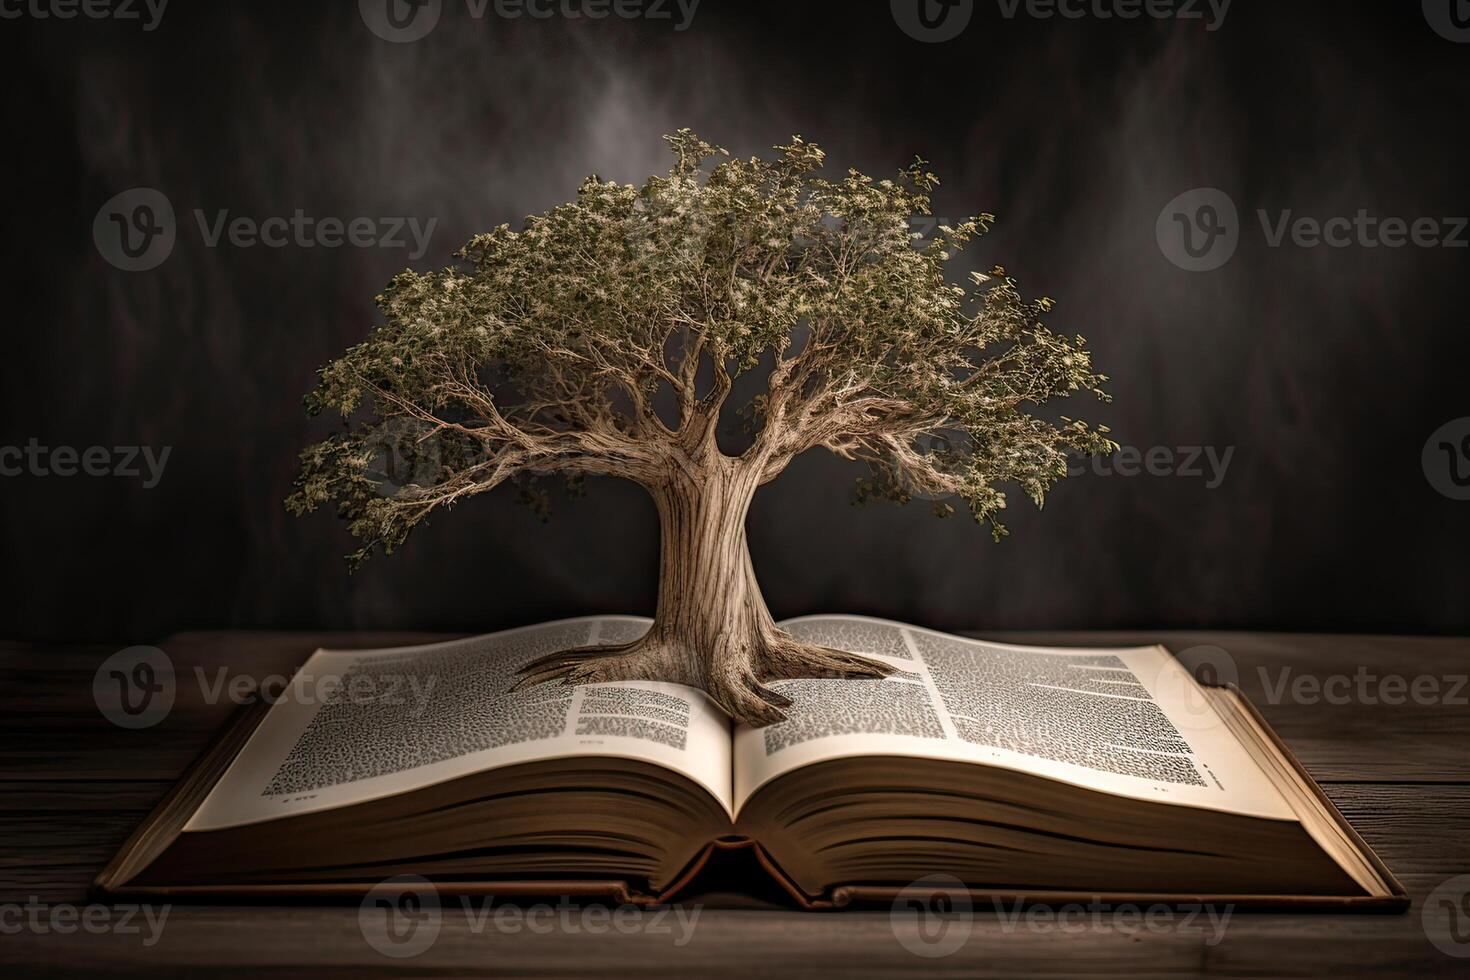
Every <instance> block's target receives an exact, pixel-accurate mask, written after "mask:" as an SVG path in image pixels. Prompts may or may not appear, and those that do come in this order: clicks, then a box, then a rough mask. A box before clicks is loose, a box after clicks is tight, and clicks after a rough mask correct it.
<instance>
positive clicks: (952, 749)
mask: <svg viewBox="0 0 1470 980" xmlns="http://www.w3.org/2000/svg"><path fill="white" fill-rule="evenodd" d="M780 625H781V626H782V628H784V629H785V630H787V631H788V632H790V633H791V634H792V635H793V636H795V637H796V638H797V639H799V640H803V641H806V642H810V643H817V644H820V645H822V646H830V647H836V648H839V649H843V650H848V651H850V652H853V653H861V654H865V655H868V656H873V657H875V658H877V659H880V660H883V661H886V662H887V663H890V664H892V665H893V666H894V667H896V668H898V670H897V672H896V673H895V674H893V675H892V676H891V677H888V678H886V679H884V680H881V681H856V680H821V679H813V680H795V681H779V682H776V683H775V684H773V685H772V686H773V687H774V688H776V689H777V690H779V691H780V692H781V693H782V694H784V695H786V696H787V697H789V698H791V699H792V700H793V701H794V702H795V703H794V704H793V705H792V707H790V708H789V709H787V719H786V720H785V721H783V722H780V723H778V724H775V725H771V726H768V727H766V728H761V729H753V728H748V727H746V726H741V727H739V728H738V729H737V730H736V732H735V802H736V810H737V812H738V810H739V807H740V806H741V805H743V804H744V802H745V801H746V800H747V799H749V798H750V796H751V794H752V793H754V792H755V790H756V789H757V788H759V787H760V785H761V784H763V783H765V782H767V781H769V780H771V779H774V778H775V777H777V776H779V775H781V774H783V773H786V772H790V771H791V770H793V769H796V768H799V767H801V766H805V765H810V764H812V763H815V762H822V761H825V760H828V759H837V758H844V757H849V756H861V755H907V756H918V757H923V758H930V759H949V760H954V761H958V762H975V763H985V764H987V765H994V766H1002V767H1006V768H1010V769H1016V770H1020V771H1023V772H1028V773H1033V774H1035V775H1039V776H1045V777H1048V778H1051V779H1058V780H1061V781H1063V782H1068V783H1073V784H1075V785H1078V786H1085V787H1088V788H1090V789H1096V790H1101V791H1103V792H1107V793H1113V794H1117V795H1122V796H1131V797H1136V798H1138V799H1147V800H1156V801H1161V802H1167V803H1179V804H1186V805H1189V806H1196V807H1207V808H1211V809H1217V810H1225V811H1229V812H1233V813H1242V814H1248V815H1252V816H1260V817H1268V818H1274V819H1282V820H1291V819H1295V814H1294V812H1293V811H1292V809H1291V807H1290V806H1289V805H1288V804H1287V802H1286V801H1285V799H1283V798H1282V796H1281V794H1280V793H1279V792H1278V791H1277V789H1276V788H1275V786H1274V785H1273V784H1272V783H1271V781H1270V780H1269V779H1268V778H1267V777H1266V774H1265V773H1263V772H1262V771H1261V769H1260V767H1259V765H1257V763H1256V762H1255V761H1254V760H1253V759H1252V758H1251V757H1250V755H1249V753H1248V752H1247V751H1246V750H1245V749H1244V747H1242V746H1241V744H1240V743H1239V741H1238V740H1237V739H1236V737H1235V736H1234V735H1232V734H1231V732H1230V729H1229V728H1228V727H1227V726H1226V724H1225V722H1224V721H1223V720H1222V719H1221V718H1220V716H1219V715H1218V713H1217V712H1216V711H1215V709H1214V707H1213V706H1212V705H1211V704H1210V703H1209V700H1208V699H1207V698H1205V697H1204V696H1203V694H1202V692H1201V691H1200V688H1199V687H1198V685H1196V683H1195V681H1194V678H1193V677H1192V676H1190V674H1189V672H1188V671H1187V670H1185V669H1184V668H1183V667H1181V666H1179V664H1178V663H1177V662H1176V661H1175V660H1174V658H1173V656H1172V655H1170V654H1169V652H1168V651H1167V650H1165V649H1164V648H1163V647H1140V648H1134V649H1119V650H1093V649H1057V648H1048V647H1020V646H1011V645H1008V644H1001V643H990V642H981V641H979V640H968V639H964V638H961V637H955V636H950V635H947V634H944V633H938V632H935V631H933V630H925V629H919V628H917V627H912V626H905V625H903V624H901V623H893V622H889V621H886V620H880V619H868V618H865V617H857V616H809V617H804V618H802V619H797V620H791V621H788V622H785V623H782V624H780Z"/></svg>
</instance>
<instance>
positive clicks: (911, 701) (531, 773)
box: [98, 616, 1407, 910]
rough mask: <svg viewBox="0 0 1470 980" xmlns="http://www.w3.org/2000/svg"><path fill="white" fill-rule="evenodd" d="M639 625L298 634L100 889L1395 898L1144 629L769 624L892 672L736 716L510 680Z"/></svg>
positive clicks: (1227, 709)
mask: <svg viewBox="0 0 1470 980" xmlns="http://www.w3.org/2000/svg"><path fill="white" fill-rule="evenodd" d="M648 623H649V621H648V620H646V619H637V618H633V617H623V616H611V617H597V618H585V619H575V620H566V621H561V622H554V623H547V624H543V625H538V626H531V627H526V628H523V629H518V630H511V631H508V632H504V633H496V634H493V635H489V636H481V637H474V638H471V639H465V640H457V641H453V642H449V643H439V644H434V645H429V646H419V647H405V648H398V649H389V650H369V651H363V650H352V651H343V650H319V651H317V652H316V653H315V654H314V655H312V657H311V658H310V659H309V660H308V661H307V662H306V663H305V664H304V665H303V666H302V667H301V669H300V670H299V671H298V673H297V675H296V678H295V679H294V681H293V682H292V684H291V685H290V686H289V687H288V688H287V689H286V690H285V692H284V693H283V695H282V696H281V697H279V698H278V699H276V700H275V701H274V703H273V704H269V705H267V704H265V703H263V702H262V703H260V704H259V705H257V706H255V707H253V708H251V709H250V710H248V711H246V712H245V714H244V716H243V717H241V718H240V719H238V721H237V723H236V724H234V725H232V726H231V727H230V728H229V730H227V731H226V732H225V733H224V734H223V735H222V736H221V737H220V738H219V739H218V740H217V742H216V743H215V745H214V746H213V747H212V748H211V749H210V750H209V751H207V752H206V753H205V754H204V756H202V757H201V758H200V759H199V760H198V761H197V762H196V764H195V765H194V767H193V768H192V769H191V771H190V772H189V773H188V774H187V776H186V777H185V778H184V779H183V780H182V781H181V782H180V784H179V785H178V786H177V787H176V788H175V790H174V792H173V793H172V794H171V795H170V796H169V798H168V799H166V800H165V801H164V802H163V803H162V804H160V806H159V808H158V810H157V811H156V812H155V813H154V814H153V816H152V817H150V818H149V820H148V821H147V822H146V823H145V824H144V825H143V826H142V827H140V828H139V830H138V831H137V833H136V834H135V835H134V836H133V838H132V839H131V840H130V841H129V842H128V844H127V845H126V846H125V847H124V849H123V851H122V852H121V853H120V854H119V855H118V856H117V858H116V859H115V860H114V861H113V863H112V864H111V865H110V866H109V867H108V868H107V869H106V870H105V871H104V872H103V874H102V875H101V876H100V878H99V880H98V885H99V887H100V888H101V889H102V890H104V891H107V892H111V893H130V894H168V895H172V896H186V895H191V894H197V895H249V894H262V893H263V894H277V893H279V894H282V895H297V896H309V895H334V894H335V895H345V894H355V893H362V892H366V891H367V890H368V889H369V888H371V887H372V886H373V885H375V884H376V883H378V882H380V881H382V880H384V879H385V878H387V877H389V876H392V875H395V874H417V875H423V876H425V877H428V878H430V879H432V880H434V881H436V882H437V883H439V884H441V885H442V886H443V887H444V888H447V889H451V890H461V891H465V892H482V893H483V892H491V893H495V894H499V895H528V894H567V895H570V894H578V895H602V896H606V897H608V898H612V899H615V900H621V901H642V902H653V901H663V900H668V899H670V898H673V897H676V896H677V895H678V894H679V892H680V891H681V889H683V888H685V887H686V886H688V884H689V883H690V882H691V880H692V879H694V878H695V877H696V874H697V872H698V870H699V868H700V867H701V865H702V864H703V863H704V862H705V861H706V860H707V859H708V857H709V855H710V854H711V852H712V851H713V850H714V849H717V848H727V847H748V848H753V849H754V851H755V854H756V856H757V857H758V858H759V861H760V866H762V867H764V868H765V869H766V870H767V871H768V872H769V873H770V874H771V875H773V876H775V877H776V879H777V880H778V881H779V882H780V883H781V884H782V885H783V886H784V887H785V888H786V889H788V890H789V891H790V893H791V895H792V896H793V897H794V899H795V900H796V901H798V902H800V903H801V904H803V905H806V906H809V907H822V906H832V905H843V904H848V903H851V902H854V901H865V900H879V901H881V900H885V899H888V900H891V898H892V896H894V895H896V894H898V892H899V891H900V890H901V889H902V888H904V887H905V886H906V885H908V884H909V883H911V882H913V881H915V880H917V879H920V878H923V877H925V876H928V875H932V874H941V873H942V874H946V875H950V876H953V878H956V879H958V880H959V881H961V882H964V883H965V885H966V886H967V887H968V888H969V889H970V890H971V891H973V892H974V893H975V894H976V895H977V896H983V895H992V896H1021V897H1026V898H1029V899H1033V900H1039V901H1053V900H1058V901H1059V900H1070V899H1071V898H1076V897H1081V898H1100V897H1101V898H1117V897H1128V898H1132V899H1142V898H1148V899H1150V900H1165V901H1169V900H1174V901H1180V902H1185V901H1203V900H1209V901H1222V902H1226V901H1228V902H1235V903H1237V904H1242V905H1259V906H1292V907H1302V908H1306V907H1330V908H1353V907H1359V908H1373V909H1380V910H1381V909H1389V908H1402V907H1404V906H1405V905H1406V904H1407V899H1406V898H1405V896H1404V892H1403V889H1402V888H1401V887H1400V886H1399V885H1398V883H1397V882H1396V881H1395V880H1394V878H1393V876H1392V875H1391V874H1390V873H1389V871H1388V869H1387V868H1385V867H1384V865H1383V864H1382V863H1381V862H1380V861H1379V860H1378V858H1377V857H1376V856H1375V855H1374V854H1373V852H1372V851H1371V850H1370V849H1369V848H1368V847H1367V846H1366V845H1365V844H1364V843H1363V841H1362V840H1361V839H1360V838H1359V837H1358V836H1357V834H1355V833H1354V832H1353V830H1352V828H1351V827H1349V826H1348V825H1347V823H1346V822H1345V821H1344V820H1343V818H1342V816H1341V815H1340V814H1339V813H1338V812H1337V810H1336V809H1335V808H1334V807H1333V806H1332V804H1331V802H1330V801H1329V800H1328V799H1327V798H1326V797H1325V796H1324V795H1323V794H1322V792H1321V791H1320V789H1319V788H1318V787H1317V786H1316V784H1315V783H1314V782H1313V781H1312V779H1311V778H1310V777H1309V776H1308V775H1307V773H1306V772H1305V771H1304V770H1303V769H1302V768H1301V766H1300V765H1298V764H1297V763H1296V761H1295V760H1294V759H1293V758H1292V756H1291V754H1290V753H1289V752H1288V751H1287V750H1286V749H1285V747H1284V746H1283V745H1282V744H1281V743H1280V741H1279V740H1278V739H1277V738H1276V737H1275V736H1274V734H1273V733H1272V732H1271V730H1270V729H1269V727H1268V726H1267V725H1266V724H1265V722H1264V720H1263V719H1262V718H1261V717H1260V716H1259V715H1258V714H1257V713H1256V712H1255V711H1254V709H1253V708H1252V707H1251V706H1250V705H1249V704H1248V703H1247V702H1246V701H1245V699H1244V698H1243V697H1242V696H1241V695H1240V694H1239V693H1238V692H1237V691H1235V690H1234V689H1233V688H1219V687H1209V686H1203V685H1200V684H1198V683H1197V682H1196V681H1195V679H1194V678H1193V677H1192V676H1191V675H1190V673H1189V672H1188V671H1187V670H1185V669H1184V668H1182V667H1181V666H1180V665H1179V664H1178V663H1177V662H1176V661H1175V659H1174V658H1173V656H1171V654H1170V653H1169V652H1168V651H1167V650H1165V649H1164V648H1163V647H1142V648H1133V649H1109V650H1097V649H1055V648H1040V647H1019V646H1009V645H1004V644H999V643H991V642H981V641H977V640H970V639H964V638H960V637H955V636H949V635H945V634H942V633H937V632H934V631H931V630H925V629H919V628H916V627H912V626H905V625H902V624H899V623H892V622H886V621H882V620H875V619H866V618H861V617H853V616H816V617H806V618H802V619H797V620H792V621H788V622H786V623H783V624H781V625H782V626H783V627H784V628H785V629H786V630H788V631H790V632H791V633H792V634H794V635H796V636H797V637H798V638H800V639H803V640H806V641H810V642H815V643H820V644H823V645H826V646H832V647H838V648H841V649H846V650H850V651H853V652H858V653H863V654H867V655H870V656H874V657H879V658H882V659H884V660H886V661H887V662H889V663H891V664H893V665H894V666H895V667H896V668H897V671H896V672H895V673H894V674H893V675H892V676H891V677H889V678H887V679H884V680H872V681H867V680H865V681H858V680H798V681H785V682H779V683H778V684H777V685H776V686H777V687H778V688H779V690H781V692H782V693H783V694H786V695H787V696H788V697H790V698H791V699H792V700H793V702H794V704H793V707H792V708H791V709H790V710H789V717H788V719H787V720H786V721H783V722H781V723H778V724H775V725H772V726H770V727H767V728H762V729H751V728H746V727H734V728H733V729H732V726H731V724H730V722H729V721H728V719H727V718H726V717H725V716H724V715H722V714H721V713H719V712H718V710H716V709H715V708H714V707H713V706H712V705H711V703H710V702H709V701H708V700H706V698H705V697H704V695H703V694H702V693H700V692H698V691H696V690H693V689H691V688H686V687H681V686H678V685H673V684H659V683H640V682H629V683H621V684H596V685H589V686H584V687H575V688H572V687H565V686H545V685H543V686H540V687H534V688H531V689H528V690H524V691H520V692H514V693H512V692H511V690H510V688H511V687H512V685H513V683H514V681H515V678H516V672H517V670H518V668H520V667H521V666H522V665H524V664H526V663H527V662H529V661H530V660H532V659H533V658H535V657H537V656H539V655H542V654H546V653H550V652H553V651H555V650H557V649H561V648H564V647H568V646H577V645H581V644H591V643H610V642H619V641H625V640H631V639H634V638H636V637H637V636H639V635H640V634H641V633H642V632H643V631H644V630H645V629H646V628H647V626H648Z"/></svg>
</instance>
